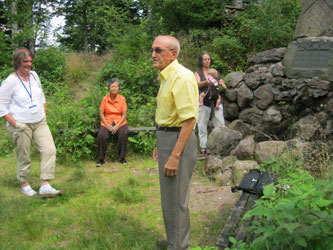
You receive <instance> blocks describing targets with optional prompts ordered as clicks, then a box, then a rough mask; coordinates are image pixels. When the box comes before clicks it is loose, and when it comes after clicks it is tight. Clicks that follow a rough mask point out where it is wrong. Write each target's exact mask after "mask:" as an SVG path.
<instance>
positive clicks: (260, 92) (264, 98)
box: [254, 85, 274, 110]
mask: <svg viewBox="0 0 333 250" xmlns="http://www.w3.org/2000/svg"><path fill="white" fill-rule="evenodd" d="M254 96H255V98H256V101H255V105H256V106H257V107H258V108H260V109H261V110H266V109H267V108H268V106H269V105H270V104H271V103H272V102H273V100H274V95H273V93H272V91H271V88H270V87H269V85H263V86H260V87H259V88H257V89H256V90H255V91H254Z"/></svg>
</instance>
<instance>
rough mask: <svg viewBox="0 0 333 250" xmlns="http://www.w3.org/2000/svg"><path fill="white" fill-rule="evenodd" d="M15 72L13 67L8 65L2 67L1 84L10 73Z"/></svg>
mask: <svg viewBox="0 0 333 250" xmlns="http://www.w3.org/2000/svg"><path fill="white" fill-rule="evenodd" d="M13 72H14V69H13V67H10V66H7V65H5V66H3V67H0V84H1V83H2V81H3V80H5V79H6V78H7V77H8V76H9V74H11V73H13Z"/></svg>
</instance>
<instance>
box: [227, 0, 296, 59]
mask: <svg viewBox="0 0 333 250" xmlns="http://www.w3.org/2000/svg"><path fill="white" fill-rule="evenodd" d="M300 12H301V6H300V2H299V1H298V0H281V1H275V0H268V1H261V2H260V3H255V2H254V1H253V2H252V4H250V5H249V6H248V7H247V8H246V9H245V11H244V12H241V13H239V15H238V16H237V17H236V18H230V19H229V26H228V27H227V29H226V33H227V34H228V35H229V36H231V37H237V38H238V39H240V41H241V42H242V44H243V46H244V47H245V48H247V50H248V52H250V53H252V52H256V51H263V50H267V49H271V48H278V47H283V46H287V45H288V44H289V42H290V41H291V40H292V37H293V33H294V29H295V27H296V24H297V20H298V16H299V14H300Z"/></svg>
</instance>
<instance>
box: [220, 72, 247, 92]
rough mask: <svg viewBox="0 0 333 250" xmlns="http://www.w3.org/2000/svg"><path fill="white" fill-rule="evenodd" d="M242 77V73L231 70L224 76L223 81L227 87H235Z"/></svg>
mask: <svg viewBox="0 0 333 250" xmlns="http://www.w3.org/2000/svg"><path fill="white" fill-rule="evenodd" d="M243 79H244V76H243V73H241V72H232V73H229V74H227V75H226V76H225V78H224V81H225V84H226V85H227V87H228V88H236V87H237V86H238V84H239V83H240V82H241V81H243Z"/></svg>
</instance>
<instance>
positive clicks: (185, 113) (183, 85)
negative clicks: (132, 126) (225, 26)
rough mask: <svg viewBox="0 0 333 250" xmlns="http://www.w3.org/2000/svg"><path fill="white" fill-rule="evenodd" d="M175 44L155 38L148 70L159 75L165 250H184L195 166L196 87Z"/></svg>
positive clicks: (165, 38) (158, 152)
mask: <svg viewBox="0 0 333 250" xmlns="http://www.w3.org/2000/svg"><path fill="white" fill-rule="evenodd" d="M179 51H180V45H179V42H178V40H177V39H176V38H174V37H172V36H158V37H157V38H156V39H155V40H154V42H153V45H152V58H153V67H154V68H157V69H159V70H160V72H159V78H160V81H161V85H160V89H159V92H158V94H157V110H156V115H155V121H156V124H157V148H155V149H154V154H153V156H154V159H155V160H156V161H158V166H159V176H160V190H161V203H162V212H163V219H164V225H165V231H166V234H167V240H168V250H188V249H190V248H191V243H190V212H189V209H188V202H189V194H190V181H191V177H192V172H193V169H194V166H195V164H196V155H197V142H196V136H195V134H194V127H195V124H196V121H197V118H198V100H199V95H198V86H197V82H196V79H195V76H194V74H193V72H192V71H190V70H189V69H187V68H185V67H184V66H182V65H181V64H179V62H178V60H177V57H178V54H179Z"/></svg>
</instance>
